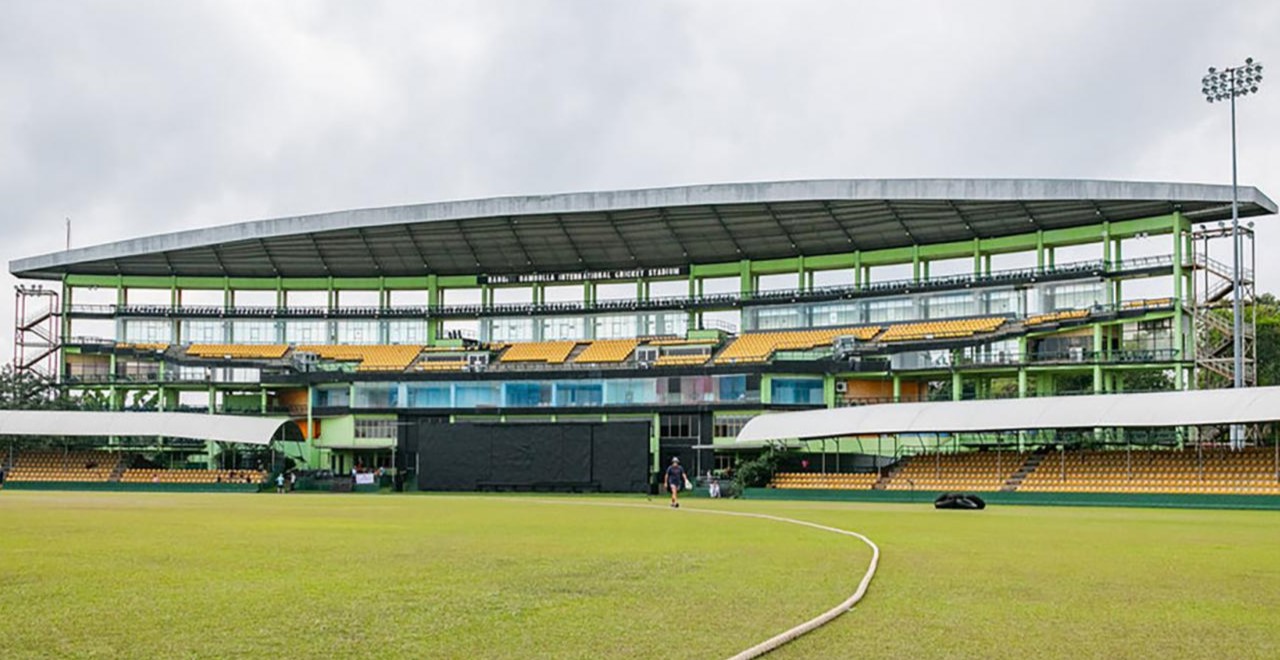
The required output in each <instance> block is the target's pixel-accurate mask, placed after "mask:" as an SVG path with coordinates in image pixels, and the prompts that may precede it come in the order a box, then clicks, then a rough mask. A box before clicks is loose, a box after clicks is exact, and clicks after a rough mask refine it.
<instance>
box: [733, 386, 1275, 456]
mask: <svg viewBox="0 0 1280 660" xmlns="http://www.w3.org/2000/svg"><path fill="white" fill-rule="evenodd" d="M1275 420H1280V387H1251V388H1246V389H1240V390H1234V389H1224V390H1193V391H1186V392H1152V393H1143V394H1094V395H1088V396H1055V397H1036V398H1028V399H994V400H985V401H942V402H931V403H886V404H877V405H868V406H858V407H854V408H832V409H828V410H809V411H804V412H788V413H774V414H766V415H761V416H759V417H756V418H755V419H752V420H751V421H750V422H747V425H746V426H744V427H743V429H742V431H741V432H740V433H738V437H737V440H736V441H735V442H736V443H739V444H746V443H762V442H769V441H775V440H796V439H806V438H834V437H839V436H852V435H880V434H911V433H965V432H980V431H1023V430H1032V429H1054V428H1095V427H1098V428H1124V427H1129V428H1134V427H1138V428H1141V427H1159V426H1207V425H1217V424H1247V423H1253V422H1270V421H1275Z"/></svg>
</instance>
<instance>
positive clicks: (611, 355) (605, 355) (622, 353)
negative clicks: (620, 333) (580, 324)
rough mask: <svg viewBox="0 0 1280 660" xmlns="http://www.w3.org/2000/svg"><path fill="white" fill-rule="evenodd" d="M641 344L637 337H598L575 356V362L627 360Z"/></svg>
mask: <svg viewBox="0 0 1280 660" xmlns="http://www.w3.org/2000/svg"><path fill="white" fill-rule="evenodd" d="M639 344H640V341H639V340H637V339H597V340H595V341H592V342H591V343H590V344H588V345H587V347H586V349H584V350H583V351H582V352H581V353H579V354H578V357H576V358H574V359H573V361H574V363H575V364H577V363H584V364H608V363H614V364H616V363H618V362H625V361H626V359H627V358H628V357H630V356H631V353H632V352H633V351H635V350H636V346H638V345H639Z"/></svg>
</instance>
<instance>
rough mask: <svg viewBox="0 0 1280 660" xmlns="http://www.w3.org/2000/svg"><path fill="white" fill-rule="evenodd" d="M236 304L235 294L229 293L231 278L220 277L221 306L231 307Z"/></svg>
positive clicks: (224, 307)
mask: <svg viewBox="0 0 1280 660" xmlns="http://www.w3.org/2000/svg"><path fill="white" fill-rule="evenodd" d="M235 304H236V301H235V296H234V295H232V293H231V278H229V277H224V278H222V308H223V309H231V308H232V307H234V306H235Z"/></svg>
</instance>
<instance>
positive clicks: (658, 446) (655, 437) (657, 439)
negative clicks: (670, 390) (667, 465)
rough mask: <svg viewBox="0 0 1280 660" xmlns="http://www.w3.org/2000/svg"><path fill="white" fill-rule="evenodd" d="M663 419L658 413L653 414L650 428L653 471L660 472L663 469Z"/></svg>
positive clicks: (650, 451)
mask: <svg viewBox="0 0 1280 660" xmlns="http://www.w3.org/2000/svg"><path fill="white" fill-rule="evenodd" d="M661 452H662V419H661V415H659V414H658V413H653V422H652V423H651V425H650V427H649V453H650V454H652V455H653V471H654V472H658V471H659V470H661V469H662V456H661V455H660V454H661Z"/></svg>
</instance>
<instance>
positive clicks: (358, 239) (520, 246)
mask: <svg viewBox="0 0 1280 660" xmlns="http://www.w3.org/2000/svg"><path fill="white" fill-rule="evenodd" d="M1230 202H1231V187H1230V186H1225V185H1213V184H1195V183H1158V182H1133V181H1102V180H1060V179H824V180H811V181H780V182H763V183H727V184H711V185H695V186H680V187H667V188H650V189H637V190H620V191H606V192H585V193H568V194H553V195H532V196H510V197H494V198H487V199H476V200H463V201H449V202H435V203H427V204H414V205H405V206H390V207H381V208H369V209H358V210H347V211H335V212H329V213H320V214H312V215H301V216H290V217H283V218H275V219H268V220H256V221H250V222H243V223H238V224H231V225H223V226H216V227H208V228H202V229H194V230H187V231H180V232H173V233H166V234H157V235H151V236H144V237H139V238H133V239H127V240H123V241H117V242H113V243H107V244H102V245H95V246H90V247H84V248H76V249H73V250H68V251H62V252H54V253H50V254H44V255H39V256H34V257H29V258H24V259H17V260H15V261H12V262H10V264H9V268H10V272H11V273H13V274H14V275H16V276H18V277H22V278H34V279H57V278H59V277H61V276H62V275H63V274H67V273H83V274H97V275H115V274H126V275H128V274H136V275H205V276H233V277H235V276H243V277H273V276H296V277H320V276H379V275H393V276H394V275H418V274H426V273H436V274H472V273H475V274H479V273H515V272H531V271H532V272H553V271H582V270H592V269H615V268H617V269H621V268H661V267H669V266H674V265H681V264H684V263H689V262H695V263H699V262H700V263H716V262H725V261H737V260H740V259H744V258H746V259H769V258H781V257H787V256H798V255H811V254H830V253H836V252H841V251H850V250H851V249H864V250H865V249H879V248H886V247H898V246H902V245H906V244H928V243H939V242H948V241H955V240H965V239H967V238H973V237H978V238H981V237H989V236H1001V235H1008V234H1010V233H1025V232H1026V231H1027V229H1028V228H1029V227H1036V228H1048V229H1052V228H1061V227H1071V226H1081V225H1087V224H1096V223H1098V221H1099V219H1104V220H1105V219H1117V220H1124V219H1136V218H1140V217H1153V216H1159V215H1164V214H1167V213H1171V212H1174V211H1183V212H1184V213H1186V214H1187V215H1188V217H1190V218H1192V219H1193V220H1194V221H1196V222H1204V221H1211V220H1218V219H1224V218H1228V217H1230ZM1240 204H1241V215H1243V216H1254V215H1265V214H1274V213H1276V212H1277V207H1276V203H1275V202H1274V201H1272V200H1271V199H1270V198H1268V197H1267V196H1266V195H1265V194H1263V193H1262V192H1261V191H1259V190H1258V189H1257V188H1254V187H1248V186H1246V187H1241V188H1240ZM575 237H576V238H577V240H575Z"/></svg>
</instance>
